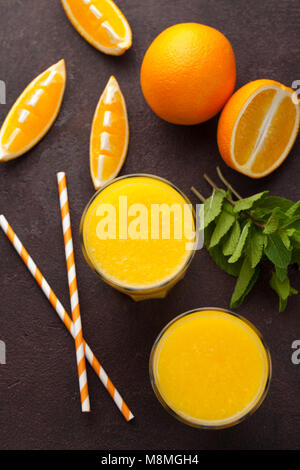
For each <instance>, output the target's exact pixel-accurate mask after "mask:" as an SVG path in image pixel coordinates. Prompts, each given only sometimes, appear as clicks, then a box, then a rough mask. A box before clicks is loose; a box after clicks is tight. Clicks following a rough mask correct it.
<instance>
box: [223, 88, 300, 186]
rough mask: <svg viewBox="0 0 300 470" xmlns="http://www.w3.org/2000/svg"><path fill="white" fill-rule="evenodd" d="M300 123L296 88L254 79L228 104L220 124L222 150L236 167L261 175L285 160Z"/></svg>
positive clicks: (245, 171)
mask: <svg viewBox="0 0 300 470" xmlns="http://www.w3.org/2000/svg"><path fill="white" fill-rule="evenodd" d="M299 124H300V103H299V100H298V97H297V95H296V93H295V91H294V90H292V89H291V88H288V87H286V86H284V85H282V84H281V83H279V82H275V81H273V80H255V81H253V82H250V83H247V84H246V85H244V86H243V87H242V88H240V89H239V90H238V91H237V92H235V93H234V94H233V95H232V97H231V98H230V99H229V101H228V102H227V104H226V105H225V108H224V109H223V111H222V113H221V116H220V119H219V123H218V146H219V151H220V153H221V156H222V158H223V160H224V161H225V162H226V163H227V164H228V165H229V166H231V167H232V168H234V169H235V170H237V171H239V172H240V173H243V174H245V175H248V176H250V177H252V178H261V177H263V176H266V175H268V174H269V173H271V172H272V171H274V170H275V169H276V168H278V167H279V165H281V163H282V162H283V161H284V160H285V158H286V157H287V155H288V154H289V152H290V150H291V148H292V146H293V144H294V142H295V139H296V137H297V134H298V131H299Z"/></svg>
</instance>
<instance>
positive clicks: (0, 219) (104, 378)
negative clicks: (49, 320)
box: [0, 215, 134, 421]
mask: <svg viewBox="0 0 300 470" xmlns="http://www.w3.org/2000/svg"><path fill="white" fill-rule="evenodd" d="M0 227H1V229H2V230H3V232H4V233H5V235H6V236H7V238H8V240H9V241H10V242H11V244H12V245H13V247H14V248H15V250H16V252H17V253H18V255H19V256H20V258H21V259H22V261H23V262H24V264H25V266H26V267H27V269H28V270H29V272H30V273H31V275H32V276H33V278H34V279H35V280H36V282H37V284H38V285H39V286H40V288H41V290H42V292H43V293H44V294H45V296H46V297H47V299H48V300H49V302H50V304H51V305H52V307H53V308H54V310H55V311H56V313H57V315H58V316H59V318H60V319H61V321H62V322H63V324H64V325H65V327H66V328H67V330H68V331H69V333H70V334H71V335H72V336H73V338H74V339H75V332H74V325H73V323H72V320H71V318H70V316H69V315H68V313H67V312H66V310H65V308H64V307H63V305H62V304H61V302H60V301H59V300H58V298H57V297H56V295H55V293H54V291H53V290H52V289H51V287H50V285H49V284H48V282H47V280H46V279H45V277H44V276H43V275H42V273H41V271H40V270H39V268H38V267H37V265H36V264H35V262H34V261H33V259H32V258H31V256H30V255H29V253H28V251H27V250H26V248H25V247H24V245H23V244H22V242H21V241H20V239H19V238H18V236H17V235H16V233H15V232H14V230H13V229H12V227H11V226H10V225H9V223H8V222H7V220H6V218H5V217H4V215H0ZM84 350H85V357H86V358H87V360H88V362H89V363H90V365H91V366H92V368H93V369H94V371H95V373H96V374H97V376H98V377H99V379H100V381H101V382H102V384H103V385H104V387H105V388H106V390H107V391H108V393H109V394H110V396H111V398H112V399H113V400H114V403H115V404H116V405H117V407H118V408H119V410H120V412H121V413H122V415H123V416H124V418H125V419H126V421H130V420H132V419H133V418H134V415H133V414H132V413H131V411H130V410H129V408H128V406H127V405H126V403H125V401H124V400H123V398H122V397H121V395H120V393H119V392H118V390H117V389H116V388H115V386H114V384H113V383H112V381H111V380H110V378H109V377H108V375H107V373H106V372H105V370H104V369H103V367H102V365H101V364H100V362H99V361H98V359H97V358H96V356H95V355H94V353H93V351H92V350H91V348H90V347H89V345H88V344H87V343H86V341H85V340H84Z"/></svg>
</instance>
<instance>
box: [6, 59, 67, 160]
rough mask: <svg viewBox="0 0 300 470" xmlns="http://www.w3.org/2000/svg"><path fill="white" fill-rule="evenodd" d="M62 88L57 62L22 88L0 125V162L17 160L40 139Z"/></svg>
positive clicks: (63, 79) (62, 63) (56, 107)
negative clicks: (0, 125)
mask: <svg viewBox="0 0 300 470" xmlns="http://www.w3.org/2000/svg"><path fill="white" fill-rule="evenodd" d="M65 86H66V68H65V61H64V60H61V61H60V62H57V64H54V65H52V67H50V68H49V69H47V70H46V71H45V72H43V73H41V74H40V75H39V76H38V77H36V78H35V79H34V80H33V81H32V82H31V83H30V84H29V85H28V86H27V87H26V88H25V90H24V91H23V93H22V94H21V95H20V96H19V98H18V99H17V101H16V102H15V104H14V105H13V106H12V108H11V110H10V111H9V113H8V115H7V117H6V119H5V121H4V123H3V124H2V127H1V131H0V162H5V161H8V160H12V159H14V158H17V157H20V156H21V155H23V154H24V153H25V152H27V151H28V150H30V149H31V148H32V147H33V146H34V145H35V144H37V143H38V142H39V140H41V139H42V137H44V135H45V134H46V133H47V132H48V130H49V129H50V127H51V126H52V124H53V123H54V121H55V119H56V117H57V115H58V112H59V110H60V107H61V103H62V99H63V96H64V91H65Z"/></svg>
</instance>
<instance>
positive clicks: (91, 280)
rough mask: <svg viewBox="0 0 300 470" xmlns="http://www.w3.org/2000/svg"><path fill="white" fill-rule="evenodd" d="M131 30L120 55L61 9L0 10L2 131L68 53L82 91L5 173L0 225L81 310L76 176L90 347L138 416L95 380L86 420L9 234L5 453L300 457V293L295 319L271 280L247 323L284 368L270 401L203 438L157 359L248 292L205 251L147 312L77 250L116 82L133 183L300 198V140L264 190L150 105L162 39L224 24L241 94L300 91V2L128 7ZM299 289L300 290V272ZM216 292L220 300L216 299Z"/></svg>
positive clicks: (73, 86)
mask: <svg viewBox="0 0 300 470" xmlns="http://www.w3.org/2000/svg"><path fill="white" fill-rule="evenodd" d="M118 3H119V5H120V7H121V8H122V9H123V11H124V13H125V14H126V16H127V18H128V20H129V22H130V23H131V25H132V29H133V34H134V42H133V47H132V49H131V50H130V51H128V52H127V53H126V54H125V55H124V56H122V57H108V56H105V55H103V54H101V53H100V52H98V51H96V50H95V49H94V48H92V47H91V46H90V45H89V44H87V43H86V42H85V41H84V40H83V39H82V38H81V37H80V36H79V35H78V34H77V33H76V31H75V30H74V29H73V27H72V26H71V24H70V23H69V21H68V20H67V18H66V16H65V14H64V12H63V10H62V7H61V5H60V2H59V1H58V0H52V1H51V2H49V1H47V0H26V1H20V0H5V1H4V0H3V1H1V3H0V18H1V20H0V22H1V28H0V37H1V61H0V79H1V80H4V81H5V82H6V85H7V104H6V105H0V118H1V120H3V118H4V117H5V115H6V113H7V112H8V110H9V108H10V106H11V105H12V103H13V102H14V100H15V99H16V97H17V96H18V95H19V93H20V92H21V91H22V90H23V89H24V87H25V86H26V85H27V84H28V83H29V81H30V80H31V79H32V78H33V77H34V76H36V75H37V74H38V73H40V72H41V71H42V70H44V69H46V68H47V67H48V66H50V65H51V64H53V63H55V62H56V61H58V60H59V59H60V58H62V57H64V58H65V59H66V63H67V72H68V83H67V90H66V94H65V99H64V103H63V107H62V110H61V113H60V115H59V117H58V119H57V121H56V123H55V124H54V126H53V128H52V129H51V130H50V132H49V133H48V135H47V136H46V137H45V138H44V139H43V141H42V142H40V143H39V144H38V145H37V146H36V147H35V148H34V149H33V150H32V151H31V152H29V153H28V154H27V155H26V156H24V157H22V158H20V159H19V160H16V161H14V162H12V163H8V164H4V165H1V167H0V213H4V214H5V215H6V216H7V218H8V220H9V221H10V222H11V224H12V225H13V227H14V228H15V230H16V231H17V233H18V234H19V236H20V238H21V239H22V240H23V242H24V244H25V246H26V247H27V248H28V250H29V251H30V253H31V254H32V256H33V258H34V259H35V260H36V262H37V264H38V265H39V267H40V269H41V270H42V271H43V272H44V273H45V275H46V277H47V279H48V281H49V283H50V284H51V285H52V286H53V288H54V290H55V291H56V293H57V295H58V296H59V298H60V299H61V300H62V302H63V303H64V305H65V306H66V308H67V309H69V299H68V288H67V280H66V272H65V260H64V248H63V242H62V233H61V225H60V219H59V209H58V197H57V187H56V176H55V173H56V171H59V170H63V171H66V173H67V176H68V182H69V196H70V203H71V214H72V221H73V227H74V228H73V231H74V239H75V240H74V242H75V249H76V254H77V270H78V278H79V286H80V298H81V307H82V319H83V325H84V330H85V336H86V338H87V339H88V342H89V343H90V345H91V346H92V348H93V349H94V351H95V353H96V354H97V355H98V357H99V358H100V360H101V361H102V363H103V365H104V367H105V368H106V369H107V371H108V372H109V374H110V376H111V378H112V380H113V381H114V382H115V384H116V385H117V387H118V388H119V389H120V391H121V393H122V394H123V395H124V397H125V399H126V400H127V402H128V404H129V405H130V406H131V407H132V409H133V412H134V413H135V415H136V420H135V421H134V422H132V423H131V424H126V423H125V422H124V421H123V419H122V417H121V415H120V414H119V412H118V411H117V409H116V408H115V406H114V405H113V404H112V402H111V399H110V398H109V396H108V395H107V393H106V391H105V390H104V389H103V387H102V386H101V384H100V383H99V380H98V379H97V378H96V376H95V374H94V372H93V371H92V370H91V369H90V368H89V370H88V374H89V385H90V394H91V405H92V409H93V412H92V413H91V414H90V415H88V416H87V415H83V414H82V413H81V411H80V403H79V393H78V383H77V376H76V364H75V355H74V346H73V342H72V340H71V338H70V337H69V336H68V333H67V332H66V330H65V329H64V327H63V325H62V324H61V323H60V321H59V320H58V318H57V317H56V314H55V313H54V311H53V310H52V308H51V307H50V305H49V304H48V302H47V300H46V299H45V298H44V297H43V295H42V294H41V292H40V291H39V288H38V287H37V285H36V284H35V283H34V282H33V280H32V278H31V276H30V274H29V273H28V272H27V271H26V269H25V267H24V266H23V264H22V263H21V261H20V260H19V258H18V256H17V254H16V253H15V252H14V250H13V249H12V247H11V246H10V245H9V243H8V241H7V240H6V239H5V238H4V236H3V235H1V234H0V292H1V301H0V340H3V341H5V342H6V344H7V365H5V366H4V365H0V448H1V449H13V448H28V449H41V448H44V449H54V448H55V449H58V448H63V449H76V448H80V449H95V448H101V449H151V448H152V449H228V448H232V449H249V448H250V449H253V448H258V449H261V448H293V449H295V448H299V432H300V408H299V406H300V398H299V397H300V380H299V373H300V366H298V367H297V366H294V365H292V363H291V360H290V355H291V348H290V346H291V343H292V341H293V340H294V339H297V338H299V337H300V316H299V315H300V314H299V302H300V297H299V296H298V297H297V296H294V297H293V298H292V299H291V300H290V301H289V306H288V309H287V311H286V312H285V313H284V314H279V313H278V312H277V299H276V297H275V295H274V294H273V292H272V291H271V290H270V289H269V287H268V275H269V273H268V270H267V268H266V270H265V271H264V273H263V276H262V277H261V280H260V281H259V283H258V285H257V286H256V287H255V289H254V291H253V293H252V294H251V296H250V297H249V299H248V300H247V303H246V304H245V305H244V306H243V307H242V308H240V309H239V313H241V314H243V315H244V316H246V317H247V318H248V319H249V320H251V321H253V322H254V323H255V324H256V325H257V327H258V328H259V329H260V330H261V331H262V333H263V335H264V336H265V339H266V341H267V343H268V344H269V346H270V349H271V353H272V358H273V366H274V371H273V380H272V384H271V389H270V393H269V395H268V397H267V399H266V401H265V402H264V404H263V406H262V407H261V408H260V410H259V411H258V412H257V413H256V414H255V415H254V416H252V417H251V418H250V419H249V420H247V421H245V422H244V423H242V424H241V425H239V426H238V427H236V428H232V429H228V430H224V431H220V432H205V431H197V430H195V429H192V428H188V427H185V426H184V425H183V424H181V423H179V422H177V421H176V420H174V419H173V418H172V417H170V416H169V415H168V414H167V413H166V412H165V411H164V409H163V408H162V407H161V406H160V404H159V403H158V402H157V400H156V398H155V396H154V394H153V393H152V390H151V386H150V383H149V378H148V357H149V352H150V349H151V346H152V343H153V341H154V339H155V337H156V335H157V334H158V332H159V331H160V330H161V328H162V327H163V326H164V325H165V324H166V323H167V322H168V321H169V320H170V319H172V318H173V317H174V316H176V315H178V314H180V313H182V312H184V311H186V310H189V309H192V308H196V307H202V306H209V305H216V306H221V307H228V303H229V299H230V295H231V291H232V289H233V285H234V280H233V279H232V278H231V277H229V276H227V275H226V274H224V273H223V272H221V271H220V270H219V268H217V267H216V265H215V264H214V263H213V261H212V260H211V259H210V258H209V256H208V254H207V253H205V252H204V251H201V252H200V253H197V255H196V257H195V259H194V261H193V263H192V265H191V268H190V270H189V272H188V274H187V276H186V278H185V279H184V280H183V281H182V282H181V283H180V284H179V285H178V286H177V287H176V288H175V289H174V290H173V291H172V292H171V294H170V295H169V296H168V297H167V298H166V299H165V300H153V301H147V302H144V303H139V304H134V303H133V302H132V301H131V300H130V299H128V298H126V297H124V296H122V295H121V294H119V293H118V292H116V291H114V290H113V289H111V288H110V287H108V286H106V285H105V284H104V283H102V282H101V281H100V280H99V279H97V278H96V277H95V275H94V274H93V273H92V272H91V270H90V269H89V267H88V266H87V264H86V263H85V261H84V259H83V256H82V254H81V250H80V246H79V240H78V225H79V221H80V216H81V213H82V211H83V208H84V207H85V205H86V203H87V202H88V200H89V198H90V197H91V195H92V194H93V186H92V183H91V180H90V176H89V168H88V146H89V132H90V124H91V119H92V115H93V112H94V109H95V106H96V103H97V101H98V98H99V95H100V93H101V91H102V89H103V88H104V86H105V84H106V82H107V80H108V78H109V76H110V75H111V74H114V75H115V76H116V77H117V79H118V81H119V83H120V86H121V87H122V90H123V92H124V95H125V97H126V100H127V104H128V113H129V119H130V125H131V139H130V147H129V153H128V158H127V162H126V164H125V166H124V168H123V170H122V174H126V173H135V172H147V173H154V174H157V175H159V176H163V177H165V178H168V179H169V180H171V181H172V182H174V183H175V184H177V185H178V186H179V187H180V188H182V190H183V191H185V192H186V193H187V194H188V195H189V196H190V197H191V199H192V201H193V202H196V200H195V199H194V198H193V197H192V195H191V193H190V190H189V188H190V186H191V185H192V184H194V185H195V186H197V187H198V188H201V190H202V192H203V193H204V194H208V193H209V188H208V187H207V186H206V184H205V182H204V181H203V179H202V174H203V172H204V171H206V172H208V173H209V174H210V175H211V176H214V175H215V166H216V165H217V164H221V167H222V169H223V170H224V173H225V175H226V176H227V177H228V178H229V179H230V180H231V181H232V183H233V184H234V185H235V186H236V188H237V189H238V190H239V191H240V192H242V193H243V194H244V195H245V196H247V195H250V194H252V193H253V192H257V191H261V190H263V189H266V188H267V189H270V190H271V192H272V193H274V194H278V195H281V196H286V197H289V198H292V199H295V200H298V199H300V189H299V178H300V163H298V162H297V160H296V159H297V157H298V156H299V150H300V141H299V140H298V142H297V143H296V145H295V147H294V149H293V151H292V152H291V154H290V156H289V158H288V160H287V161H286V163H285V164H284V165H283V166H282V167H281V168H280V169H279V171H277V172H275V173H274V174H273V175H271V176H269V177H267V178H265V179H264V180H258V181H252V180H250V179H248V178H246V177H244V176H242V175H240V174H238V173H235V172H234V171H232V170H231V169H229V168H226V167H225V166H224V164H223V162H222V161H221V159H220V157H219V156H218V151H217V145H216V138H215V134H216V123H217V120H216V119H213V120H211V121H210V122H208V123H206V124H203V125H201V126H195V127H187V128H184V127H176V126H172V125H169V124H167V123H164V122H162V121H160V120H159V119H158V118H156V116H154V115H153V113H152V112H151V111H150V109H149V108H148V107H147V105H146V104H145V102H144V99H143V97H142V94H141V90H140V86H139V68H140V64H141V60H142V57H143V54H144V52H145V50H146V48H147V46H148V45H149V44H150V42H151V40H152V39H153V38H154V37H155V36H156V35H157V34H158V33H159V32H160V31H162V30H163V29H164V28H166V27H167V26H170V25H172V24H175V23H178V22H185V21H196V22H200V23H204V24H208V25H211V26H215V27H216V28H219V29H220V30H221V31H222V32H223V33H225V34H226V35H227V37H228V38H229V40H230V41H231V43H232V45H233V48H234V50H235V53H236V59H237V68H238V81H237V87H239V86H241V85H243V84H244V83H246V82H248V81H250V80H253V79H256V78H265V77H267V78H272V79H275V80H279V81H281V82H283V83H285V84H287V85H290V84H291V83H292V81H293V80H296V79H299V78H300V77H299V21H300V9H299V2H297V0H289V1H288V0H282V1H280V2H279V1H278V2H277V1H263V2H262V1H256V0H252V1H251V2H249V1H246V0H241V1H239V2H236V1H234V0H210V1H204V0H176V1H174V0H173V1H161V0H147V1H141V0H119V2H118ZM292 283H293V285H294V286H295V287H296V288H298V289H299V288H300V275H299V273H296V272H293V273H292ZM216 286H217V288H216Z"/></svg>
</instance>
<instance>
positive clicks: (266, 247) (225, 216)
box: [192, 168, 300, 312]
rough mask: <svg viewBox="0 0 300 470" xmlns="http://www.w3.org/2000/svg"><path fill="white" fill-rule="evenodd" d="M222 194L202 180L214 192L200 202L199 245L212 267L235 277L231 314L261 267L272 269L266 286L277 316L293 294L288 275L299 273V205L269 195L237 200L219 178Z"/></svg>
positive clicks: (209, 180) (198, 194)
mask: <svg viewBox="0 0 300 470" xmlns="http://www.w3.org/2000/svg"><path fill="white" fill-rule="evenodd" d="M217 172H218V175H219V177H220V179H221V181H222V183H223V184H224V185H225V188H226V189H222V188H219V187H218V186H217V185H216V184H215V183H214V182H213V181H212V180H211V179H210V178H209V177H208V176H207V175H204V178H205V179H206V181H207V182H208V183H209V184H210V186H211V187H212V189H213V192H212V195H211V196H210V197H209V198H207V199H205V198H204V197H203V196H202V195H201V194H200V193H199V192H198V191H197V190H195V188H192V191H193V192H194V194H196V195H197V196H198V197H199V198H200V199H201V201H202V202H204V229H205V231H204V241H205V246H206V248H207V250H208V252H209V254H210V256H211V257H212V258H213V259H214V261H215V263H216V264H217V265H218V266H219V267H220V268H221V269H222V270H223V271H225V272H226V273H228V274H230V275H232V276H235V277H237V282H236V285H235V289H234V292H233V294H232V297H231V301H230V306H231V308H237V307H239V306H240V305H241V304H242V303H243V301H244V299H245V297H246V296H247V295H248V294H249V292H250V291H251V290H252V288H253V286H254V285H255V283H256V281H257V280H258V278H259V273H260V269H261V264H262V263H263V262H268V263H271V266H272V270H271V278H270V286H271V288H272V289H273V290H274V291H275V292H276V293H277V295H278V297H279V311H280V312H282V311H284V310H285V308H286V306H287V302H288V298H289V297H290V296H291V295H294V294H297V293H298V292H297V291H296V290H295V289H294V288H293V287H292V286H291V285H290V280H289V277H288V269H289V266H290V265H291V264H296V265H297V266H298V268H299V269H300V201H298V202H296V203H294V202H293V201H290V200H288V199H285V198H281V197H278V196H270V195H269V194H268V191H264V192H261V193H258V194H254V195H253V196H251V197H247V198H242V197H241V196H240V194H239V193H237V191H236V190H235V189H234V188H233V187H232V186H231V185H230V183H229V182H228V181H227V180H226V179H225V178H224V176H223V175H222V173H221V171H220V169H219V168H217Z"/></svg>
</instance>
